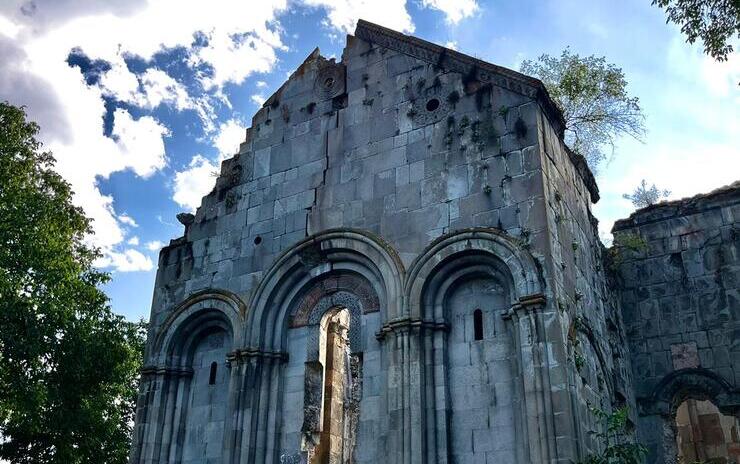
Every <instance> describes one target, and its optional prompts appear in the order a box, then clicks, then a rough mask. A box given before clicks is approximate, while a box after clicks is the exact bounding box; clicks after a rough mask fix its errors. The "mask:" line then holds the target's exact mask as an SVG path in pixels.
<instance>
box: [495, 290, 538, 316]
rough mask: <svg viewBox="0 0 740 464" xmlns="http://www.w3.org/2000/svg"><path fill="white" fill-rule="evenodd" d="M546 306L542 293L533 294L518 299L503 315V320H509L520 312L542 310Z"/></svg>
mask: <svg viewBox="0 0 740 464" xmlns="http://www.w3.org/2000/svg"><path fill="white" fill-rule="evenodd" d="M546 304H547V298H546V297H545V295H543V294H542V293H534V294H532V295H525V296H522V297H519V301H517V302H516V303H514V304H513V305H511V308H509V310H508V311H506V312H505V313H504V314H503V318H504V319H511V318H512V317H514V316H515V315H516V314H517V313H519V312H521V311H537V310H540V309H543V308H544V307H545V305H546Z"/></svg>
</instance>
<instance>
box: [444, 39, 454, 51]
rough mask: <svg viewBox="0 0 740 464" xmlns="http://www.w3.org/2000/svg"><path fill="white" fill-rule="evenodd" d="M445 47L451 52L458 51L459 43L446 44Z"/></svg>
mask: <svg viewBox="0 0 740 464" xmlns="http://www.w3.org/2000/svg"><path fill="white" fill-rule="evenodd" d="M444 46H445V48H449V49H450V50H457V42H455V41H454V40H451V41H449V42H446V43H445V45H444Z"/></svg>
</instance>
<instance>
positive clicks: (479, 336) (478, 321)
mask: <svg viewBox="0 0 740 464" xmlns="http://www.w3.org/2000/svg"><path fill="white" fill-rule="evenodd" d="M473 328H474V331H475V339H476V340H483V311H481V310H480V309H476V310H475V311H473Z"/></svg>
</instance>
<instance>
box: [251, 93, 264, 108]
mask: <svg viewBox="0 0 740 464" xmlns="http://www.w3.org/2000/svg"><path fill="white" fill-rule="evenodd" d="M249 98H250V100H252V102H253V103H254V104H255V105H257V106H260V107H261V106H262V105H264V104H265V101H266V100H267V99H266V98H265V97H264V96H263V95H260V94H254V95H252V96H251V97H249Z"/></svg>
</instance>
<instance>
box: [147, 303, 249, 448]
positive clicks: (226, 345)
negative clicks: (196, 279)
mask: <svg viewBox="0 0 740 464" xmlns="http://www.w3.org/2000/svg"><path fill="white" fill-rule="evenodd" d="M243 312H244V306H243V303H241V301H240V300H239V299H238V297H236V296H235V295H233V294H230V293H228V292H222V291H213V290H211V291H205V292H200V293H198V294H195V295H192V296H191V297H190V298H188V299H187V300H186V301H185V302H183V303H182V304H181V305H179V306H178V307H177V308H176V309H175V311H173V313H172V314H171V315H170V317H169V318H168V319H167V320H166V321H165V323H164V324H163V325H162V326H161V328H160V333H159V335H158V337H157V338H156V339H155V342H154V344H153V347H152V353H151V360H152V361H153V362H154V363H156V364H155V365H153V366H150V367H149V368H148V369H149V370H150V371H153V372H155V373H156V374H157V375H159V376H161V380H160V381H159V382H160V383H161V388H160V391H159V392H158V395H159V396H158V398H157V399H156V401H155V403H154V404H153V405H152V407H153V409H154V410H153V411H152V414H154V415H155V416H157V417H159V418H160V419H159V427H161V429H160V430H161V432H160V433H161V437H162V438H161V442H160V444H159V447H160V449H159V451H158V453H157V454H158V455H159V458H160V459H161V460H164V461H167V462H170V461H172V462H181V461H188V462H199V461H201V462H205V461H209V460H222V459H223V458H224V457H225V456H223V455H222V453H223V451H224V449H225V447H224V439H225V437H226V436H227V434H228V428H229V427H230V424H229V423H228V420H227V418H228V415H229V414H228V399H229V383H230V366H229V364H228V362H227V355H228V354H229V353H231V352H232V351H233V350H234V347H235V346H238V343H240V342H239V335H240V334H241V333H242V330H241V325H242V322H241V321H242V314H243Z"/></svg>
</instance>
